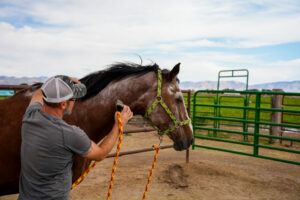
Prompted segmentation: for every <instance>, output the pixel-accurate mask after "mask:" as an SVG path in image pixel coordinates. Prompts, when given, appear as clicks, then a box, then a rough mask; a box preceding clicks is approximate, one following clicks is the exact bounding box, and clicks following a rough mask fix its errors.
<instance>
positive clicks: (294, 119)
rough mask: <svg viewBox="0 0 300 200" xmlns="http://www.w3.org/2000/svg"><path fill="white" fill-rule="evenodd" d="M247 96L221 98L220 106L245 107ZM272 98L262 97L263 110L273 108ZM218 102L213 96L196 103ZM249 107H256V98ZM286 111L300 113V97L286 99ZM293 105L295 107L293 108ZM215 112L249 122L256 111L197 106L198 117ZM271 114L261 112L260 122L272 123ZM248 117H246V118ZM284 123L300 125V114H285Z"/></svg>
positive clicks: (207, 121) (251, 100) (234, 123)
mask: <svg viewBox="0 0 300 200" xmlns="http://www.w3.org/2000/svg"><path fill="white" fill-rule="evenodd" d="M184 99H185V103H186V105H187V94H184ZM245 100H246V96H221V97H220V99H219V102H220V105H228V106H244V105H245ZM271 100H272V99H271V97H270V96H262V97H261V104H260V107H261V108H271ZM215 101H216V96H213V95H202V96H198V97H197V100H196V103H197V104H211V105H214V104H215V103H214V102H215ZM248 102H249V105H248V106H249V107H253V108H254V107H255V102H256V99H255V96H253V95H252V96H250V97H249V100H248ZM193 103H194V101H193V99H192V100H191V117H192V116H193ZM283 103H284V105H285V106H284V109H289V110H299V111H300V98H299V97H288V96H286V97H285V98H284V102H283ZM292 105H293V106H292ZM215 112H216V113H218V115H219V116H220V117H234V118H238V119H244V118H247V119H248V120H254V118H255V111H254V110H246V111H244V109H235V108H220V109H217V108H214V107H209V106H197V107H196V116H210V117H213V116H215ZM271 114H272V112H270V111H261V112H260V121H265V122H270V121H271ZM245 115H246V117H244V116H245ZM197 122H199V123H207V124H209V123H212V120H208V119H206V120H202V119H201V120H200V119H197ZM283 122H284V123H293V124H300V116H299V114H296V115H295V114H292V113H283ZM221 123H228V124H233V125H237V124H241V123H236V122H228V121H221Z"/></svg>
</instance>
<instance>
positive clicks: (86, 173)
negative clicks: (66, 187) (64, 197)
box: [71, 161, 98, 189]
mask: <svg viewBox="0 0 300 200" xmlns="http://www.w3.org/2000/svg"><path fill="white" fill-rule="evenodd" d="M97 164H98V161H95V162H94V163H93V164H92V165H91V166H90V167H89V168H88V169H87V170H86V171H85V172H84V173H83V174H82V175H81V176H80V177H79V178H78V179H77V180H76V181H75V182H74V183H73V184H72V187H71V189H73V188H74V187H76V186H77V185H78V184H79V183H80V182H81V181H82V180H83V179H84V178H85V177H86V176H87V175H88V173H90V171H92V169H93V168H94V167H95V166H96V165H97Z"/></svg>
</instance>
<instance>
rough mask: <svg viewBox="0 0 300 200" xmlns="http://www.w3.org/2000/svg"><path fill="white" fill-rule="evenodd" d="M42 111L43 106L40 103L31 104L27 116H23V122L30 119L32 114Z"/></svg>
mask: <svg viewBox="0 0 300 200" xmlns="http://www.w3.org/2000/svg"><path fill="white" fill-rule="evenodd" d="M41 109H42V104H41V103H40V102H33V103H31V104H30V105H29V106H28V107H27V109H26V111H25V114H24V116H23V120H24V119H26V118H28V117H29V116H30V114H31V113H32V112H34V111H38V110H41Z"/></svg>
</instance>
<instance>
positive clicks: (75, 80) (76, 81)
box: [70, 77, 80, 84]
mask: <svg viewBox="0 0 300 200" xmlns="http://www.w3.org/2000/svg"><path fill="white" fill-rule="evenodd" d="M70 79H71V80H72V81H73V83H76V84H77V83H80V81H79V80H78V79H77V78H73V77H70Z"/></svg>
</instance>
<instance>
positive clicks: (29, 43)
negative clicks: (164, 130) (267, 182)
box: [0, 0, 300, 84]
mask: <svg viewBox="0 0 300 200" xmlns="http://www.w3.org/2000/svg"><path fill="white" fill-rule="evenodd" d="M0 35H1V37H0V75H5V76H18V77H21V76H52V75H56V74H67V75H70V76H75V77H82V76H84V75H86V74H88V73H91V72H93V71H96V70H101V69H103V68H104V67H106V66H107V65H109V64H111V63H114V62H122V61H131V62H138V63H139V62H140V59H139V57H138V55H139V56H141V57H142V58H143V63H144V64H149V63H151V62H156V63H157V64H159V65H160V66H161V67H162V68H168V69H171V68H172V67H173V66H174V65H175V64H176V63H178V62H181V72H180V75H179V78H180V79H181V81H204V80H210V81H216V80H217V74H218V71H220V70H228V69H240V68H247V69H248V70H249V72H250V80H249V82H250V84H257V83H265V82H273V81H293V80H300V1H297V0H281V1H271V0H260V1H258V0H249V1H246V0H245V1H240V0H227V1H221V0H211V1H204V0H185V1H180V0H163V1H161V0H153V1H141V0H128V1H121V0H102V1H97V0H89V1H83V0H72V1H70V0H53V1H33V0H0Z"/></svg>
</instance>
